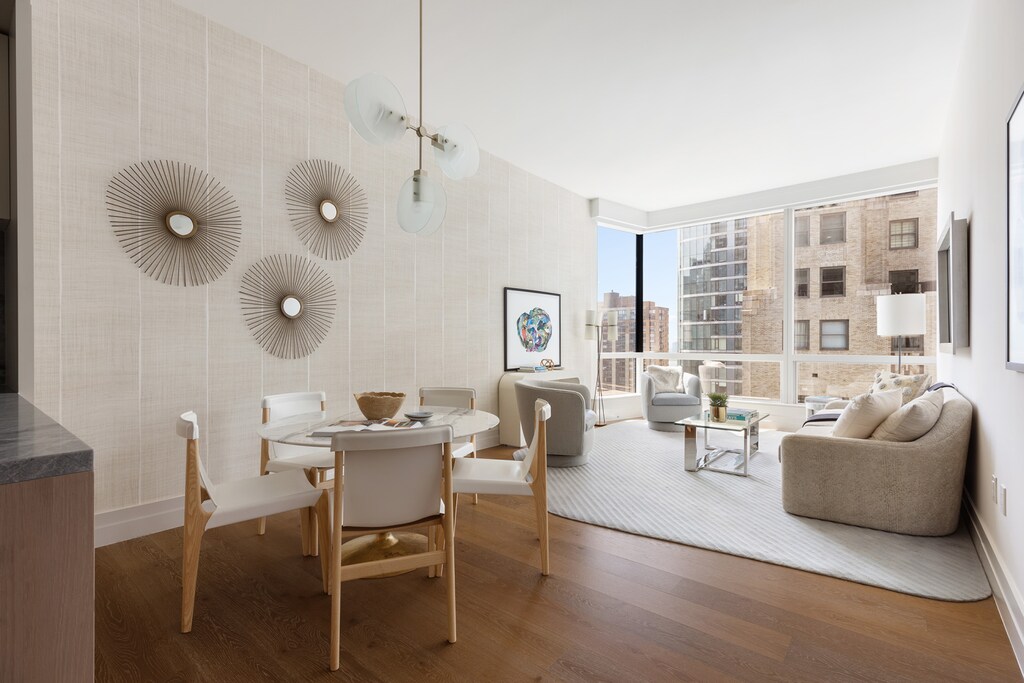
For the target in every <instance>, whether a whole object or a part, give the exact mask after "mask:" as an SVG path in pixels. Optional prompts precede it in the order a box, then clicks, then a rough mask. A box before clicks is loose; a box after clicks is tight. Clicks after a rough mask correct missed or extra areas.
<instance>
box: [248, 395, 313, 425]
mask: <svg viewBox="0 0 1024 683" xmlns="http://www.w3.org/2000/svg"><path fill="white" fill-rule="evenodd" d="M326 407H327V394H325V393H324V392H322V391H295V392H292V393H290V394H271V395H270V396H264V397H263V421H264V422H267V421H268V420H272V419H273V420H280V419H282V418H285V417H291V416H292V415H302V414H304V413H316V412H319V411H323V410H326Z"/></svg>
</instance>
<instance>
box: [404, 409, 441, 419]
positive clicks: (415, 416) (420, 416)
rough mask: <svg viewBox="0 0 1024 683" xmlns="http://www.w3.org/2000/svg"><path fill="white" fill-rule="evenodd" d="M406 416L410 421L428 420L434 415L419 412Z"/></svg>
mask: <svg viewBox="0 0 1024 683" xmlns="http://www.w3.org/2000/svg"><path fill="white" fill-rule="evenodd" d="M405 416H406V417H407V418H409V419H410V420H428V419H430V418H431V417H433V416H434V414H433V413H427V412H423V411H417V412H415V413H406V414H405Z"/></svg>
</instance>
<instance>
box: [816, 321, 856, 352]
mask: <svg viewBox="0 0 1024 683" xmlns="http://www.w3.org/2000/svg"><path fill="white" fill-rule="evenodd" d="M849 348H850V321H849V320H822V321H821V350H822V351H846V350H847V349H849Z"/></svg>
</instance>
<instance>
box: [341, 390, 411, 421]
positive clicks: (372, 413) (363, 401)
mask: <svg viewBox="0 0 1024 683" xmlns="http://www.w3.org/2000/svg"><path fill="white" fill-rule="evenodd" d="M353 396H355V399H356V405H358V406H359V412H361V413H362V414H363V416H364V417H366V419H367V420H383V419H384V418H388V417H394V416H395V414H396V413H397V412H398V411H399V410H400V409H401V407H402V404H403V403H405V394H404V393H402V392H400V391H366V392H363V393H361V394H353Z"/></svg>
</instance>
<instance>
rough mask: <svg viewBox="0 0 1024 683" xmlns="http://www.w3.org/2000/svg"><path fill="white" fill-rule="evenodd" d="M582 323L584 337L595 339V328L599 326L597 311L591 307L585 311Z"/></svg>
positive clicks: (589, 339)
mask: <svg viewBox="0 0 1024 683" xmlns="http://www.w3.org/2000/svg"><path fill="white" fill-rule="evenodd" d="M583 324H584V325H585V327H584V328H583V336H584V338H585V339H586V340H587V341H595V340H596V339H597V330H598V328H599V327H600V323H598V322H597V311H595V310H593V309H590V310H589V311H587V314H586V319H585V320H584V323H583Z"/></svg>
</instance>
